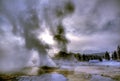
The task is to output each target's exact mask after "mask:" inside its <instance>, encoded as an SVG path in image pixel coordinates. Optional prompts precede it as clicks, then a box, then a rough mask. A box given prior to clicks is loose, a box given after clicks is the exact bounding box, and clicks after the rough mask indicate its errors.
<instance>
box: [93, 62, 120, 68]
mask: <svg viewBox="0 0 120 81" xmlns="http://www.w3.org/2000/svg"><path fill="white" fill-rule="evenodd" d="M95 65H104V66H116V67H120V62H117V61H103V62H98V63H95Z"/></svg>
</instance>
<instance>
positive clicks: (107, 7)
mask: <svg viewBox="0 0 120 81" xmlns="http://www.w3.org/2000/svg"><path fill="white" fill-rule="evenodd" d="M3 1H4V0H3ZM12 1H14V3H12V2H9V1H8V2H6V3H5V5H6V7H7V8H6V9H8V10H5V9H4V6H1V7H0V12H2V13H8V12H9V14H13V13H14V15H13V17H12V18H11V19H12V20H14V21H13V22H17V21H19V20H16V19H17V16H18V15H17V14H19V13H21V11H24V10H25V9H26V6H25V2H24V0H18V2H16V1H15V0H12ZM26 1H27V0H26ZM71 1H72V2H73V4H74V7H75V10H74V12H73V13H72V14H70V15H67V16H65V17H64V18H63V21H62V24H63V25H64V27H65V29H66V37H67V38H68V40H69V43H68V50H69V51H74V52H89V53H91V52H104V51H113V50H115V49H116V47H117V45H119V44H120V37H119V35H120V32H119V30H120V6H119V3H118V1H119V0H71ZM28 2H29V3H28V4H29V7H31V5H32V4H33V3H34V2H35V1H34V0H28ZM60 2H61V3H60ZM23 3H24V4H23ZM64 3H65V1H64V0H61V1H60V0H59V4H58V1H57V0H38V3H34V4H36V5H37V6H38V7H37V9H38V14H39V17H40V21H42V23H41V22H40V24H41V27H42V28H43V29H46V26H47V25H45V22H44V21H45V17H44V8H48V9H49V11H48V12H49V16H50V17H51V19H55V16H54V12H52V9H53V10H54V8H55V7H58V6H59V5H63V4H64ZM11 4H12V5H11ZM13 4H14V5H13ZM1 5H2V4H1ZM9 7H10V8H9ZM33 7H34V5H33ZM4 10H5V11H4ZM6 11H8V12H6ZM22 14H23V15H24V13H22ZM28 15H29V14H28ZM0 17H1V18H3V19H4V17H3V15H1V13H0ZM25 18H27V15H25ZM56 20H57V19H56ZM4 21H6V20H5V19H4ZM48 21H49V20H48ZM51 21H52V20H51ZM6 22H7V23H8V24H9V25H10V23H9V22H8V21H6ZM13 22H11V23H13ZM43 22H44V23H43ZM46 22H47V21H46ZM4 23H5V22H4ZM54 23H55V22H53V23H52V24H54ZM1 24H3V23H2V19H1V20H0V25H1ZM17 24H20V23H19V22H17ZM49 24H50V23H49ZM9 25H8V26H9ZM54 25H55V24H54ZM55 26H56V25H55ZM9 27H10V26H9ZM48 27H49V26H48ZM7 28H8V27H6V29H7ZM52 29H53V33H54V29H56V27H54V28H52ZM8 30H10V28H8ZM43 34H44V35H43ZM43 34H41V35H42V36H43V40H44V41H46V42H47V43H49V44H55V43H54V41H53V40H52V38H51V36H50V35H48V34H50V33H48V32H44V33H43ZM45 36H46V37H45ZM47 38H49V39H47ZM50 41H51V42H50Z"/></svg>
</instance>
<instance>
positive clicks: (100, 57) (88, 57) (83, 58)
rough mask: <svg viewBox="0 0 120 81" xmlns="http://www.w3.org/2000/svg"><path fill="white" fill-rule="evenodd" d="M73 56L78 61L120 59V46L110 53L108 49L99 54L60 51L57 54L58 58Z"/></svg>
mask: <svg viewBox="0 0 120 81" xmlns="http://www.w3.org/2000/svg"><path fill="white" fill-rule="evenodd" d="M71 56H74V57H75V58H76V59H77V60H78V61H89V60H99V61H103V59H105V60H108V61H109V60H117V61H120V46H118V47H117V49H116V50H115V51H114V52H113V53H112V54H110V53H109V52H108V51H106V52H104V53H100V54H99V53H98V54H81V53H72V52H70V53H67V52H63V51H60V52H59V53H58V54H57V55H55V57H56V58H59V57H62V58H64V59H65V58H66V59H67V58H70V57H71Z"/></svg>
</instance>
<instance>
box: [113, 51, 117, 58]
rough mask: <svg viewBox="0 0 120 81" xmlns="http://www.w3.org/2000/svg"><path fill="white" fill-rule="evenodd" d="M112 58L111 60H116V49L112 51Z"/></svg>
mask: <svg viewBox="0 0 120 81" xmlns="http://www.w3.org/2000/svg"><path fill="white" fill-rule="evenodd" d="M112 59H113V60H117V52H116V51H114V52H113V54H112Z"/></svg>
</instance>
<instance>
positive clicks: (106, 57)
mask: <svg viewBox="0 0 120 81" xmlns="http://www.w3.org/2000/svg"><path fill="white" fill-rule="evenodd" d="M105 59H106V60H110V55H109V52H107V51H106V53H105Z"/></svg>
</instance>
